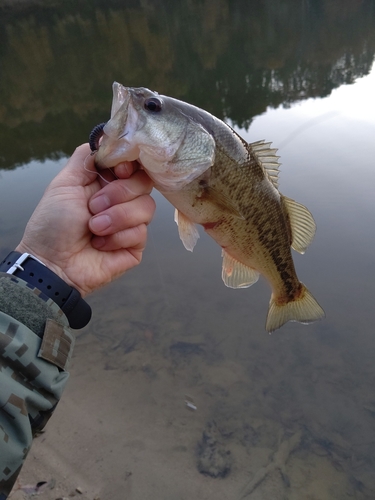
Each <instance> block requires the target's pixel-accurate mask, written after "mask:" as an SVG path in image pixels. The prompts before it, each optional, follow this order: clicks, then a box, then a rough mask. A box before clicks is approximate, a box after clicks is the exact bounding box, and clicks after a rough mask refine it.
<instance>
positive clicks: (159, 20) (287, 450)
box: [0, 0, 375, 500]
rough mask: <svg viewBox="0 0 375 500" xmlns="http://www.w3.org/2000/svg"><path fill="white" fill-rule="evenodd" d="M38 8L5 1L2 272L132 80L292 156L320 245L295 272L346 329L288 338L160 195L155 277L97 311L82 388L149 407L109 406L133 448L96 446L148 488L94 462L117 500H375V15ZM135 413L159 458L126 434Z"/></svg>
mask: <svg viewBox="0 0 375 500" xmlns="http://www.w3.org/2000/svg"><path fill="white" fill-rule="evenodd" d="M46 4H48V3H47V2H46ZM78 4H79V8H78ZM125 4H126V5H127V6H124V5H125ZM17 5H18V7H17V8H14V7H12V8H11V7H9V2H0V6H1V9H2V10H0V12H2V18H1V21H0V22H1V23H2V30H1V38H2V44H1V46H0V71H1V79H0V146H1V148H0V164H1V166H2V170H1V171H0V208H1V212H0V213H1V214H2V215H1V217H0V235H1V240H0V246H1V251H2V254H5V253H6V252H7V251H9V250H11V249H13V248H14V246H15V245H16V244H17V243H18V241H19V239H20V237H21V235H22V231H23V228H24V225H25V223H26V221H27V219H28V217H29V216H30V214H31V212H32V210H33V208H34V207H35V205H36V203H37V201H38V200H39V199H40V197H41V195H42V193H43V190H44V189H45V187H46V185H47V184H48V182H49V181H50V180H51V179H52V178H53V177H54V175H55V174H56V173H57V172H58V171H59V170H60V169H61V167H62V166H63V165H64V163H65V158H66V157H67V156H68V155H69V154H70V153H71V152H72V150H73V149H74V147H75V146H76V145H78V144H79V143H81V142H84V141H86V140H87V136H88V133H89V132H90V130H91V128H92V127H93V126H94V125H96V124H97V123H99V122H101V121H103V120H106V119H107V118H108V116H109V112H110V106H111V83H112V81H113V80H117V81H120V82H121V83H123V84H124V85H131V86H132V85H137V86H147V87H150V88H153V89H155V90H158V91H160V92H161V93H165V94H168V95H172V96H174V97H178V98H181V99H183V100H186V101H188V102H192V103H194V104H197V105H199V106H201V107H203V108H205V109H207V110H209V111H211V112H212V113H214V114H215V115H216V116H218V117H220V118H222V119H226V120H227V121H228V123H230V124H231V125H232V126H233V127H235V128H236V129H237V130H238V131H239V133H240V134H241V135H242V136H243V137H244V138H245V139H246V140H248V141H257V140H259V139H266V140H267V141H272V142H273V144H274V146H275V147H278V148H279V154H280V156H281V160H280V161H281V162H282V167H281V173H280V190H281V192H282V193H283V194H285V195H286V196H288V197H291V198H294V199H296V200H297V201H299V202H301V203H303V204H305V205H306V206H307V207H308V208H309V209H310V210H311V212H312V213H313V215H314V218H315V220H316V222H317V227H318V230H317V234H316V236H315V239H314V241H313V243H312V245H311V247H310V248H309V249H308V251H307V253H306V254H305V255H303V256H300V255H299V254H295V253H294V260H295V263H296V267H297V272H298V275H299V277H300V279H301V280H302V281H303V282H304V283H306V285H307V286H308V287H309V289H310V290H311V291H312V292H313V294H314V296H315V297H316V298H317V299H318V301H319V302H320V303H321V305H322V306H323V307H324V309H325V311H326V318H325V319H324V320H323V321H320V322H318V323H314V324H312V325H309V326H304V325H300V324H297V323H289V324H287V325H285V326H284V327H283V328H282V329H281V330H279V331H277V332H275V333H274V334H272V335H268V334H266V332H265V330H264V323H265V317H266V313H267V307H268V301H269V295H270V290H269V287H268V285H267V284H266V283H265V282H264V281H263V280H260V281H259V282H258V283H257V284H256V285H254V286H253V287H251V288H250V289H246V290H231V289H227V288H226V287H225V286H224V285H223V283H222V282H221V256H220V253H221V252H220V249H219V248H218V247H217V246H216V244H215V243H214V242H213V241H212V240H210V239H209V238H208V237H207V236H206V235H204V234H203V232H202V234H201V238H200V240H199V241H198V244H197V246H196V248H195V250H194V253H192V254H191V253H189V252H186V251H185V249H184V248H183V246H182V243H181V242H180V241H179V238H178V234H177V229H176V226H175V224H174V222H173V208H172V207H171V206H170V205H169V204H168V202H166V201H165V200H164V199H163V198H162V197H161V196H160V195H159V194H158V193H157V192H154V197H155V200H156V203H157V212H156V216H155V219H154V221H153V222H152V224H151V226H150V228H149V244H148V248H147V250H146V252H145V255H144V260H143V262H142V265H141V266H139V267H138V268H137V269H135V270H132V271H131V272H129V273H128V274H126V276H123V277H122V278H121V279H120V280H118V281H117V282H115V283H113V284H112V285H111V286H108V287H107V288H105V289H103V290H101V291H99V292H97V293H95V294H94V295H93V296H91V297H90V298H89V301H90V303H91V304H92V306H93V310H94V318H93V321H92V322H91V324H90V326H89V327H88V328H86V329H85V330H83V331H82V332H80V333H79V334H78V343H77V348H76V357H75V361H74V363H73V369H72V376H73V377H74V379H75V381H76V383H77V384H78V385H79V384H80V380H81V379H83V378H84V376H83V373H84V372H85V371H87V370H88V371H89V370H92V367H93V366H95V373H96V379H97V380H101V381H103V380H104V381H105V380H108V381H109V382H108V384H113V386H114V385H115V384H118V386H119V387H123V391H124V396H123V398H124V401H127V400H131V401H132V405H131V408H130V404H129V405H125V403H124V404H123V403H122V402H121V403H118V400H119V399H120V401H122V399H121V395H120V396H119V394H118V392H117V393H116V397H114V396H113V395H111V394H112V393H111V391H110V390H107V392H106V394H107V397H108V401H109V404H108V406H109V409H108V406H107V411H108V412H109V413H110V414H111V417H110V419H109V421H110V423H109V424H108V426H110V427H111V430H113V433H114V434H115V435H116V429H117V431H118V433H117V435H116V438H114V439H112V441H111V439H110V438H109V437H108V436H110V435H111V432H112V431H111V432H110V430H109V427H108V426H107V427H105V426H104V427H100V426H99V424H98V428H95V429H94V430H93V433H94V435H95V436H96V439H98V440H99V441H100V439H101V438H100V436H102V435H105V436H106V439H105V440H104V441H103V442H101V441H100V443H101V444H100V447H99V448H100V453H101V454H102V456H104V457H106V456H107V455H108V456H109V452H110V451H111V453H112V449H114V450H115V451H114V453H118V456H119V459H118V460H119V462H121V461H124V463H126V464H127V467H128V468H131V470H132V472H133V478H134V479H133V483H132V488H131V490H126V480H127V479H126V478H124V477H123V476H121V474H118V476H117V477H116V480H115V481H113V480H112V479H111V480H110V479H109V477H110V472H109V468H108V467H106V466H105V465H101V466H100V467H101V468H98V466H97V465H95V464H93V465H92V474H95V475H96V476H99V477H100V481H101V483H102V484H103V485H105V486H103V491H104V492H106V494H107V498H123V497H122V496H121V494H119V492H120V491H126V492H127V495H128V496H127V498H130V499H137V500H138V499H146V498H163V499H175V498H179V499H184V498H186V499H189V498H193V497H194V498H207V499H211V498H215V499H227V498H228V499H240V498H249V499H252V500H253V499H267V500H268V499H271V498H272V499H276V500H277V499H293V500H294V499H296V500H297V499H302V500H304V499H317V500H318V499H319V500H321V499H340V500H342V499H346V498H348V499H349V498H350V499H351V498H356V499H373V498H375V393H374V383H375V364H374V359H375V328H374V299H373V298H374V294H375V286H374V281H375V271H374V269H375V265H374V264H375V258H374V244H375V229H374V228H375V225H374V212H375V198H374V195H373V191H374V186H375V178H374V166H375V165H374V157H375V154H374V153H375V151H374V131H375V104H374V103H375V100H374V88H375V70H371V67H372V62H373V60H374V53H375V30H374V29H373V28H374V23H375V6H374V2H372V1H362V2H353V1H350V2H349V1H333V0H332V1H328V0H327V1H324V0H321V1H312V0H311V1H305V2H294V1H292V0H290V1H284V2H280V3H277V5H276V3H275V2H271V1H263V2H257V3H256V5H252V3H251V2H250V3H249V2H240V1H237V2H226V1H224V0H221V1H218V2H212V1H209V0H206V1H201V2H195V1H193V2H176V3H171V4H169V3H168V2H166V1H164V2H162V1H158V2H155V3H151V2H137V1H132V2H124V3H121V2H115V1H113V2H107V3H106V6H104V2H100V1H95V2H85V1H82V2H77V3H73V2H64V3H63V2H58V1H56V2H53V5H52V3H51V4H50V5H49V6H48V5H47V6H44V5H43V2H35V3H32V2H30V3H29V2H24V3H23V2H20V3H19V4H17ZM77 47H79V48H80V49H79V50H77ZM85 363H86V364H85ZM85 380H86V379H85ZM85 383H86V381H85ZM98 383H99V382H98ZM104 383H105V382H104ZM132 391H133V392H132ZM90 393H91V398H92V399H91V400H90V396H89V394H90ZM69 394H70V393H69V389H68V391H67V394H66V398H67V399H68V398H69V397H70V396H69ZM71 397H72V398H74V395H73V394H72V396H71ZM112 399H113V402H112ZM72 400H73V399H72ZM102 400H103V398H102ZM186 400H188V401H189V402H191V404H193V405H194V406H195V407H196V408H197V410H195V411H194V410H192V411H190V410H189V409H188V408H187V407H186V405H185V401H186ZM105 401H106V399H104V402H103V405H106V404H107V403H106V402H105ZM94 402H95V390H93V389H88V390H87V393H86V392H85V394H84V395H83V394H82V399H81V400H79V401H76V404H77V405H78V406H81V410H80V411H82V412H83V413H84V412H85V411H87V410H85V406H86V408H90V404H94ZM62 404H63V403H62ZM124 405H125V407H126V408H125V409H124ZM127 411H128V412H129V415H131V419H132V422H133V421H137V422H138V423H139V424H138V427H137V428H136V430H135V431H134V432H137V433H139V435H138V437H139V439H138V440H132V438H133V437H134V436H129V434H127V427H126V425H123V424H122V423H121V422H122V419H125V420H126V418H127V417H126V412H127ZM56 418H57V417H56ZM129 418H130V417H129ZM100 425H102V424H100ZM142 436H143V438H144V439H143V440H142ZM146 436H148V438H147V439H146ZM66 439H69V436H68V437H66ZM119 441H121V442H126V443H128V445H129V446H128V448H127V451H126V452H124V450H123V449H122V448H121V447H120V445H119V444H118V445H117V447H116V444H115V443H117V442H119ZM140 441H142V447H140V444H139V443H140ZM72 443H74V437H72ZM127 457H130V458H129V459H128V458H127ZM72 460H73V462H74V458H72ZM127 460H129V464H128V462H127ZM148 460H149V461H150V467H149V469H148V471H147V475H145V476H142V474H141V470H142V469H141V468H140V467H141V465H140V464H142V463H143V464H148V463H149V462H148ZM152 460H154V465H152ZM105 461H106V460H105V458H104V463H105ZM155 462H156V463H157V466H156V465H155ZM76 466H77V467H78V466H79V464H76ZM124 467H125V466H124ZM109 482H111V484H108V483H109ZM148 484H152V488H154V490H155V491H157V492H158V493H157V494H156V496H151V495H150V493H149V490H148V489H147V488H148V486H147V485H148ZM102 495H103V498H106V497H105V493H102Z"/></svg>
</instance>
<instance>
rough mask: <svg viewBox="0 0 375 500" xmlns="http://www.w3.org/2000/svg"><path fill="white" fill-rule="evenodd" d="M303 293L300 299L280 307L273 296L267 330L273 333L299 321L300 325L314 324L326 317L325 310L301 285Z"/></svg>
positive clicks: (301, 292)
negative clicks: (291, 322) (287, 324)
mask: <svg viewBox="0 0 375 500" xmlns="http://www.w3.org/2000/svg"><path fill="white" fill-rule="evenodd" d="M300 285H301V291H300V294H299V297H298V298H296V299H294V300H292V301H290V302H287V303H286V304H281V305H278V304H277V303H276V301H275V299H274V296H273V294H272V295H271V300H270V305H269V309H268V315H267V322H266V330H267V331H268V332H269V333H271V332H273V331H274V330H277V329H278V328H280V327H281V326H283V325H284V324H285V323H287V322H288V321H298V322H299V323H305V324H307V323H312V322H313V321H316V320H318V319H322V318H324V316H325V313H324V311H323V309H322V308H321V307H320V305H319V304H318V303H317V301H316V300H315V299H314V297H313V296H312V295H311V293H310V292H309V291H308V289H307V288H306V287H305V285H304V284H303V283H300Z"/></svg>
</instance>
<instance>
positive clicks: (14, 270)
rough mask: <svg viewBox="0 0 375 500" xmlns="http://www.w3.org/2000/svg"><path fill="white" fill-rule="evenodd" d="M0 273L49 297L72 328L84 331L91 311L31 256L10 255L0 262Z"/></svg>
mask: <svg viewBox="0 0 375 500" xmlns="http://www.w3.org/2000/svg"><path fill="white" fill-rule="evenodd" d="M0 272H5V273H8V274H11V275H14V276H16V277H18V278H20V279H22V280H23V281H26V282H27V283H29V284H30V285H32V286H34V287H35V288H37V289H38V290H40V291H41V292H42V293H43V294H44V295H46V296H47V297H49V298H51V299H52V300H53V301H54V302H55V303H56V304H57V305H58V306H59V307H60V309H61V310H62V311H63V312H64V314H65V315H66V317H67V318H68V321H69V325H70V327H71V328H73V329H80V328H83V327H84V326H86V325H87V324H88V322H89V321H90V319H91V308H90V306H89V305H88V304H87V302H85V301H84V300H83V299H82V297H81V294H80V293H79V292H78V290H76V289H75V288H74V287H72V286H70V285H68V284H67V283H65V281H64V280H63V279H61V278H60V277H59V276H57V274H55V273H54V272H53V271H51V270H50V269H48V267H47V266H46V265H45V264H43V262H41V261H40V260H39V259H37V258H36V257H34V256H33V255H31V254H28V253H24V254H21V253H20V252H16V251H13V252H10V254H9V255H8V256H7V257H6V258H5V259H4V260H3V261H2V262H1V263H0Z"/></svg>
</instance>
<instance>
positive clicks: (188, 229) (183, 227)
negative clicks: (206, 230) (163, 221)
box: [174, 208, 199, 252]
mask: <svg viewBox="0 0 375 500" xmlns="http://www.w3.org/2000/svg"><path fill="white" fill-rule="evenodd" d="M174 220H175V222H176V224H177V226H178V234H179V235H180V238H181V241H182V243H183V245H184V247H185V248H186V250H189V252H192V251H193V250H194V247H195V245H196V243H197V241H198V238H199V232H198V229H197V227H196V225H195V224H194V222H192V221H191V220H190V219H189V218H188V217H186V215H184V214H183V213H182V212H180V211H179V210H177V208H176V210H175V212H174Z"/></svg>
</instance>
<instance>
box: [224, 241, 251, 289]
mask: <svg viewBox="0 0 375 500" xmlns="http://www.w3.org/2000/svg"><path fill="white" fill-rule="evenodd" d="M222 256H223V269H222V273H221V277H222V279H223V281H224V284H225V285H226V286H228V287H229V288H247V287H249V286H251V285H253V284H254V283H256V282H257V281H258V278H259V273H258V271H256V270H255V269H252V268H251V267H247V266H245V264H242V263H241V262H239V261H238V260H236V259H234V258H233V257H231V256H230V255H229V254H228V253H227V252H226V251H225V250H224V249H223V250H222Z"/></svg>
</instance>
